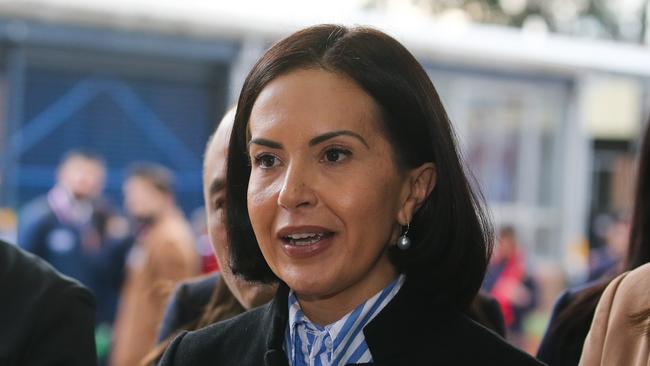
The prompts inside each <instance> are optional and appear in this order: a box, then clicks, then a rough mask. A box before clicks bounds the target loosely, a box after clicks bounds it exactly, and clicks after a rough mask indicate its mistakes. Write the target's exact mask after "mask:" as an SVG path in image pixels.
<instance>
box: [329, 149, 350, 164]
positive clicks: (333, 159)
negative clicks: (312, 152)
mask: <svg viewBox="0 0 650 366" xmlns="http://www.w3.org/2000/svg"><path fill="white" fill-rule="evenodd" d="M350 155H352V153H351V152H350V151H349V150H345V149H340V148H336V149H329V150H327V151H325V156H324V157H323V160H325V162H327V163H339V162H341V161H343V160H345V159H346V158H347V157H349V156H350Z"/></svg>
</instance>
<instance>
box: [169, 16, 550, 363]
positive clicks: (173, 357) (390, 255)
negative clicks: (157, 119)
mask: <svg viewBox="0 0 650 366" xmlns="http://www.w3.org/2000/svg"><path fill="white" fill-rule="evenodd" d="M227 183H228V184H227V192H226V202H228V204H227V205H226V212H227V215H226V221H227V228H228V234H229V239H230V254H231V266H232V269H233V271H234V272H235V273H238V274H241V275H242V276H244V277H245V278H247V279H249V280H253V281H261V282H279V289H278V291H277V294H276V296H275V298H274V300H273V301H271V303H269V304H267V305H265V306H263V307H260V308H257V309H255V310H252V311H249V312H247V313H244V314H242V315H240V316H238V317H235V318H233V319H231V320H228V321H225V322H221V323H218V324H215V325H212V326H209V327H207V328H203V329H201V330H198V331H195V332H190V333H181V334H180V335H179V337H177V338H176V339H175V340H174V341H173V342H172V344H171V345H170V347H169V348H168V350H167V352H166V353H165V355H164V356H163V359H162V361H161V364H162V365H203V364H220V365H256V366H257V365H263V364H266V365H306V364H309V365H312V364H322V365H345V364H356V363H371V364H378V365H422V364H441V365H476V364H485V363H489V364H500V365H515V364H516V365H538V364H539V363H538V362H537V361H536V360H534V359H533V358H532V357H530V356H528V355H526V354H525V353H523V352H521V351H519V350H517V349H516V348H514V347H512V346H511V345H509V344H508V343H506V342H505V341H504V340H503V339H502V338H500V337H498V336H497V335H495V334H494V333H492V332H491V331H489V330H487V329H486V328H484V327H482V326H480V325H479V324H477V323H475V322H474V321H472V320H470V319H469V318H468V317H467V316H466V315H464V311H465V310H466V309H467V307H468V306H469V304H470V303H471V301H472V300H473V299H474V298H475V296H476V293H477V292H478V289H479V287H480V284H481V282H482V280H483V276H484V274H485V268H486V265H487V262H488V259H489V256H490V253H491V250H492V232H491V226H490V223H489V220H488V218H487V215H486V213H485V211H484V208H483V206H482V202H481V200H480V199H479V198H478V197H477V196H476V195H475V193H474V192H473V191H472V189H471V187H470V185H469V183H468V181H467V178H466V176H465V173H464V169H463V166H462V165H461V163H460V158H459V155H458V151H457V149H456V143H455V141H454V136H453V132H452V129H451V125H450V123H449V120H448V119H447V116H446V113H445V110H444V108H443V107H442V103H441V102H440V99H439V97H438V95H437V93H436V91H435V88H434V87H433V84H432V83H431V81H430V79H429V78H428V76H427V74H426V72H425V71H424V70H423V69H422V67H421V66H420V64H419V63H418V62H417V61H416V60H415V58H414V57H413V56H412V55H411V54H410V53H409V52H408V51H407V50H406V49H405V48H404V47H403V46H402V45H401V44H400V43H399V42H397V41H396V40H394V39H393V38H391V37H389V36H387V35H386V34H384V33H381V32H379V31H376V30H372V29H368V28H352V29H348V28H345V27H342V26H336V25H321V26H315V27H311V28H307V29H304V30H302V31H299V32H296V33H294V34H292V35H291V36H289V37H287V38H285V39H284V40H282V41H280V42H279V43H277V44H275V45H274V46H273V47H271V49H269V50H268V51H267V52H266V53H265V54H264V55H263V56H262V58H261V59H260V60H259V61H258V62H257V63H256V65H255V66H254V67H253V69H252V70H251V72H250V73H249V75H248V77H247V78H246V81H245V82H244V86H243V89H242V92H241V94H240V97H239V102H238V109H237V114H236V116H235V124H234V127H233V132H232V136H231V140H230V147H229V151H228V165H227Z"/></svg>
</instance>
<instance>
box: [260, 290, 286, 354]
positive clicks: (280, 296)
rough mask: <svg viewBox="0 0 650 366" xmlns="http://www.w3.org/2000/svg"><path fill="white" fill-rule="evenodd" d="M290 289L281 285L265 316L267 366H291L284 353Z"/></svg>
mask: <svg viewBox="0 0 650 366" xmlns="http://www.w3.org/2000/svg"><path fill="white" fill-rule="evenodd" d="M288 297H289V288H288V287H287V285H286V284H284V283H282V282H281V283H280V286H279V287H278V291H277V293H276V294H275V298H274V299H273V302H272V303H271V306H270V307H269V311H267V312H266V314H265V316H264V321H263V322H262V324H263V326H267V327H268V328H267V329H268V330H269V331H268V333H267V338H266V352H265V353H264V364H265V366H289V361H288V359H287V355H286V354H285V353H284V350H283V344H284V332H285V329H286V327H287V322H288V318H289V314H288V312H289V309H288V304H287V299H288Z"/></svg>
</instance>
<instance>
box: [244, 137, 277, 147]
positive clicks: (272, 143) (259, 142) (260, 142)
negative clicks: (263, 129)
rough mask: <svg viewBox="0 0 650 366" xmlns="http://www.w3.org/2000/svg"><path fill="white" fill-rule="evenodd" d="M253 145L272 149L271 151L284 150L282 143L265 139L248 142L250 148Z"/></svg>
mask: <svg viewBox="0 0 650 366" xmlns="http://www.w3.org/2000/svg"><path fill="white" fill-rule="evenodd" d="M252 144H256V145H262V146H266V147H270V148H271V149H282V144H281V143H279V142H276V141H273V140H268V139H264V138H255V139H251V140H250V141H249V142H248V146H249V147H250V146H251V145H252Z"/></svg>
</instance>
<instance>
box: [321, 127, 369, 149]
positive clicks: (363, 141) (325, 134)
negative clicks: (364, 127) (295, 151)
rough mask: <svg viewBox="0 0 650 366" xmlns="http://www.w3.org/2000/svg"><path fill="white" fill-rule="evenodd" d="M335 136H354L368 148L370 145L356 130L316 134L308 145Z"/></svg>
mask: <svg viewBox="0 0 650 366" xmlns="http://www.w3.org/2000/svg"><path fill="white" fill-rule="evenodd" d="M337 136H352V137H354V138H356V139H357V140H359V141H361V143H363V144H364V145H365V146H366V147H367V148H368V149H369V148H370V146H369V145H368V143H367V142H366V140H364V138H363V137H361V135H359V134H358V133H356V132H352V131H349V130H340V131H332V132H327V133H324V134H322V135H318V136H316V137H314V138H313V139H311V140H309V146H314V145H318V144H320V143H322V142H324V141H327V140H329V139H332V138H334V137H337Z"/></svg>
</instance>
